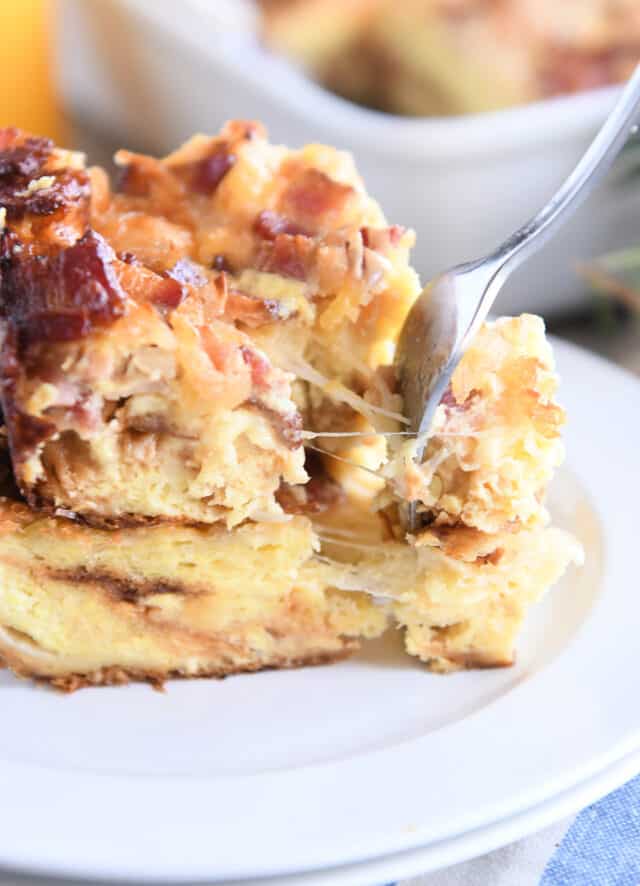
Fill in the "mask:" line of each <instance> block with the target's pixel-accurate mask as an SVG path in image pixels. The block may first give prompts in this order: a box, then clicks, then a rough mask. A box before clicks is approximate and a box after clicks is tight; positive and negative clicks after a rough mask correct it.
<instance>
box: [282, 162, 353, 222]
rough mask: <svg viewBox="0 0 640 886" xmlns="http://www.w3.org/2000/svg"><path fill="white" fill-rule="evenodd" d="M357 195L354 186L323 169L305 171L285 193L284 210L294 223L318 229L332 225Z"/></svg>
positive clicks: (283, 196)
mask: <svg viewBox="0 0 640 886" xmlns="http://www.w3.org/2000/svg"><path fill="white" fill-rule="evenodd" d="M355 193H356V192H355V189H354V188H352V187H351V185H343V184H341V183H340V182H337V181H334V179H332V178H329V176H328V175H326V174H325V173H324V172H321V171H320V170H319V169H305V170H303V172H302V173H301V174H299V175H297V176H296V177H295V178H294V180H293V181H292V182H291V184H290V185H289V186H288V187H287V189H286V190H285V192H284V194H283V195H282V198H281V207H282V209H283V210H284V215H285V216H286V217H288V218H290V219H291V220H292V221H293V222H294V223H297V224H300V225H302V226H303V227H305V228H308V229H311V230H317V229H318V228H322V227H325V226H328V225H331V224H332V223H333V222H334V221H335V220H336V218H337V217H338V216H340V215H341V214H342V213H343V212H344V211H345V209H346V208H347V204H348V203H349V202H350V201H351V199H352V198H353V197H354V196H355Z"/></svg>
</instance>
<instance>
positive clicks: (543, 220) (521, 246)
mask: <svg viewBox="0 0 640 886" xmlns="http://www.w3.org/2000/svg"><path fill="white" fill-rule="evenodd" d="M639 116H640V65H638V67H637V68H636V69H635V71H634V73H633V75H632V77H631V79H630V80H629V81H628V83H627V85H626V86H625V88H624V90H623V92H622V94H621V96H620V98H619V99H618V102H617V103H616V105H615V107H614V109H613V111H612V112H611V113H610V115H609V116H608V118H607V120H606V122H605V123H604V125H603V126H602V128H601V129H600V131H599V132H598V134H597V136H596V137H595V139H594V140H593V142H592V143H591V145H590V146H589V148H588V149H587V152H586V153H585V154H584V156H583V157H582V159H581V160H580V162H579V163H578V165H577V166H576V167H575V169H574V170H573V172H572V173H571V174H570V175H569V177H568V178H567V179H566V181H565V182H564V184H563V185H562V186H561V187H560V189H559V190H558V191H557V193H556V194H555V195H554V196H553V197H552V198H551V200H550V201H549V202H548V203H547V205H546V206H545V207H544V208H543V209H541V210H540V212H539V213H538V214H537V215H536V216H534V217H533V218H532V219H530V220H529V221H528V222H527V223H526V224H524V225H523V226H522V227H521V228H519V229H518V230H517V231H516V232H515V233H514V234H512V235H511V236H510V237H509V238H508V239H507V240H505V242H504V243H503V244H502V245H501V246H499V247H498V249H496V250H495V251H494V252H493V253H491V255H489V256H488V257H487V259H486V261H487V262H488V263H489V264H491V265H493V266H494V269H495V277H494V279H493V281H492V282H493V284H495V285H492V286H491V287H490V289H491V290H493V293H495V295H497V293H498V291H499V290H500V288H501V287H502V283H503V282H504V280H505V278H506V277H507V276H508V275H509V274H511V272H512V271H513V270H514V269H515V268H517V267H518V266H519V265H520V264H521V263H522V262H523V261H525V260H526V259H527V258H529V256H531V255H533V254H534V253H535V252H537V251H538V250H539V249H540V248H541V247H542V246H543V245H544V244H545V243H546V242H547V240H549V239H550V238H551V237H552V236H553V235H554V234H555V232H556V231H557V230H558V228H560V227H561V226H562V225H563V224H564V223H565V221H567V220H568V219H569V218H570V217H571V215H572V214H573V212H574V211H575V210H576V209H577V208H578V206H580V204H581V203H583V202H584V200H586V199H587V197H588V196H589V194H591V192H592V191H593V190H594V188H596V187H597V185H598V184H599V183H600V182H601V181H602V179H603V178H604V177H605V175H606V174H607V172H608V171H609V170H610V169H611V166H612V165H613V163H614V161H615V159H616V157H617V156H618V154H619V153H620V151H621V150H622V148H623V147H624V145H625V143H626V141H627V139H628V138H629V136H630V135H631V134H633V133H634V132H635V131H637V129H638V126H637V125H636V123H635V121H637V119H638V117H639ZM495 295H494V298H495ZM492 301H493V299H492Z"/></svg>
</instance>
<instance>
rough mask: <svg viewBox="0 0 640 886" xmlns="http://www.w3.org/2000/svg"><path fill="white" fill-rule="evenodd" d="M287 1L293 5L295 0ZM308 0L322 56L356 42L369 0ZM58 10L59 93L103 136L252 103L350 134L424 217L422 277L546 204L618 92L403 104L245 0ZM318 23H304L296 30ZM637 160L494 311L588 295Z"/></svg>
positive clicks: (551, 308) (172, 126)
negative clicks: (585, 271) (339, 78)
mask: <svg viewBox="0 0 640 886" xmlns="http://www.w3.org/2000/svg"><path fill="white" fill-rule="evenodd" d="M523 2H524V0H510V4H509V5H512V6H516V5H520V4H521V3H523ZM272 5H273V0H272ZM528 5H529V6H531V3H529V4H528ZM544 5H545V6H546V3H545V4H544ZM280 6H282V7H283V8H282V9H281V10H280V13H279V14H280V15H286V14H287V7H288V6H290V4H289V3H286V2H283V0H280ZM296 6H300V9H301V10H302V9H303V7H308V8H307V10H306V15H307V16H308V17H310V18H309V21H311V22H312V23H315V28H314V35H315V39H316V43H317V47H316V49H315V50H314V52H316V54H318V55H322V53H323V52H325V51H326V46H327V44H331V45H333V44H335V43H336V41H337V42H338V43H339V44H340V45H341V46H342V47H343V48H344V47H347V46H348V45H349V41H350V40H351V39H352V33H353V29H354V27H356V23H358V22H359V21H360V20H361V16H362V14H363V9H365V8H367V7H368V6H370V2H369V3H367V2H365V0H351V2H348V3H345V4H341V5H340V8H341V9H343V10H344V14H341V17H340V18H338V17H337V16H334V15H332V13H333V12H334V10H333V6H334V4H332V3H326V2H324V0H322V2H321V3H319V2H318V0H314V3H313V4H310V3H309V2H307V3H302V4H300V3H299V4H296ZM571 6H572V7H574V8H575V6H576V2H575V0H572V3H571ZM634 6H635V3H634ZM395 7H398V4H395ZM535 8H536V9H537V8H538V6H537V4H536V6H535ZM563 8H564V7H563ZM402 9H403V10H405V4H402ZM289 12H290V13H291V15H293V14H294V12H295V8H294V9H293V10H289ZM300 15H302V12H300ZM283 20H284V21H285V22H286V21H287V19H286V18H285V19H283ZM56 23H57V58H58V72H59V83H60V87H61V90H62V95H63V96H64V98H65V100H66V103H67V106H68V107H69V108H70V110H71V111H72V113H73V116H74V118H75V119H76V120H79V121H81V123H82V127H83V130H84V131H86V130H87V129H89V130H92V131H93V132H95V133H97V134H98V135H99V141H100V143H101V145H103V146H107V147H111V146H115V145H116V144H129V145H131V146H132V147H136V148H140V149H144V150H147V151H151V152H160V153H162V152H165V151H168V150H169V149H170V148H171V147H172V146H173V145H175V144H178V143H179V142H180V141H181V140H183V139H184V138H185V137H186V136H187V135H188V134H189V133H191V132H193V131H198V130H200V131H209V132H212V131H215V130H216V129H217V128H218V127H219V126H220V124H221V123H222V122H223V121H224V120H226V119H229V118H231V117H239V116H240V117H248V118H259V119H261V120H263V121H264V122H265V123H266V125H267V126H268V128H269V131H270V134H271V137H272V139H273V140H276V141H283V142H289V143H292V144H302V143H304V142H305V141H308V140H309V139H311V138H313V139H315V140H317V141H323V142H327V143H329V144H334V145H336V146H338V147H344V148H348V149H349V150H351V151H353V153H354V154H355V156H356V161H357V163H358V165H359V168H360V169H361V171H362V174H363V176H364V178H365V180H366V181H367V184H368V187H369V189H370V191H371V192H372V193H373V194H374V195H375V196H376V198H377V199H378V200H379V201H380V202H381V204H382V205H383V206H384V207H385V212H386V214H387V216H388V217H389V218H390V219H391V220H392V221H393V220H397V219H400V220H402V221H403V222H404V223H406V224H409V225H411V226H413V227H414V228H415V229H416V232H417V235H418V239H417V249H416V263H417V266H418V270H419V271H420V272H421V274H422V275H423V277H425V278H426V277H429V276H431V275H433V274H434V273H436V272H437V271H439V270H441V269H442V268H443V267H447V266H451V265H453V264H455V263H456V262H459V261H464V260H466V259H470V258H474V257H476V256H479V255H481V254H482V253H484V252H485V251H487V250H488V249H490V248H492V247H493V246H494V245H495V244H496V243H498V242H499V241H500V240H501V239H502V238H503V237H504V236H506V235H507V234H508V233H509V232H510V231H512V230H513V229H514V228H516V227H517V226H518V225H520V224H521V223H522V222H523V221H525V220H526V218H527V217H528V216H529V215H531V214H533V213H534V212H536V211H537V210H538V208H539V207H540V206H541V205H542V204H543V203H544V202H545V201H546V199H547V198H548V197H549V195H550V194H551V193H552V192H553V190H554V189H555V188H556V187H557V186H558V185H559V184H560V182H561V180H562V179H563V177H564V176H565V175H566V174H567V172H568V171H569V170H570V169H571V168H572V166H573V165H574V163H575V161H576V160H577V158H578V157H579V156H580V154H581V152H582V151H583V150H584V148H585V147H586V146H587V144H588V142H589V140H590V139H591V137H592V136H593V135H594V133H595V131H596V129H597V128H598V126H599V125H600V124H601V122H602V121H603V119H604V117H605V115H606V113H607V111H608V110H609V108H610V107H611V105H612V103H613V101H614V98H615V93H616V88H615V87H601V88H597V89H590V90H588V91H584V92H580V93H579V94H576V95H571V96H561V97H556V98H550V99H546V100H544V101H538V102H534V103H531V104H526V105H522V106H518V107H513V108H509V109H505V110H499V111H493V112H487V113H479V114H465V115H460V116H449V117H421V118H406V117H402V116H399V115H391V114H387V113H381V112H379V111H373V110H371V109H368V108H364V107H361V106H359V105H356V104H354V103H353V102H350V101H346V100H344V99H343V98H340V97H338V96H336V95H334V94H332V93H330V92H329V91H327V90H326V89H324V88H323V87H321V86H319V85H318V84H317V83H315V82H314V81H313V80H312V79H310V78H309V77H308V76H307V75H306V74H305V73H304V72H303V71H302V70H300V69H299V68H297V67H296V66H294V65H292V64H291V63H289V62H288V60H287V59H286V58H285V57H284V56H283V55H280V54H277V53H273V52H270V51H268V50H267V49H266V48H265V47H264V45H263V42H262V39H261V37H260V28H261V24H260V18H259V16H258V15H256V8H255V6H253V5H252V4H251V3H249V2H248V0H234V2H233V3H229V2H225V0H222V2H221V0H217V2H216V3H215V4H211V3H205V2H204V0H182V3H181V4H180V14H179V15H176V6H175V5H174V4H168V3H153V2H150V0H102V2H100V3H85V2H83V0H60V3H59V4H58V14H57V16H56ZM340 23H342V24H341V25H340V28H337V24H340ZM298 24H299V22H298ZM358 26H359V25H358ZM308 28H309V25H308V24H306V25H305V24H303V25H301V26H300V33H301V34H303V35H304V34H307V33H308ZM336 30H338V31H339V34H338V36H336ZM294 33H295V30H294ZM305 51H307V52H310V50H305ZM634 51H635V50H634ZM625 57H626V56H625ZM616 70H617V69H616ZM498 79H504V77H502V76H501V77H499V78H498ZM632 155H633V152H630V153H629V155H628V162H627V164H626V165H628V164H629V163H631V162H632V160H633V157H632ZM623 165H625V164H623ZM625 175H626V171H625V170H622V171H621V170H618V172H617V174H615V175H614V176H612V179H611V181H610V182H609V183H608V184H607V186H605V187H604V188H602V189H601V190H600V191H599V192H598V193H597V194H596V195H595V196H594V198H593V199H592V200H591V201H590V202H589V203H588V204H587V205H586V206H585V207H584V208H583V209H582V210H581V212H580V213H579V215H578V216H577V217H576V219H575V222H574V223H572V225H571V226H570V227H569V228H568V229H567V230H566V231H564V232H563V234H562V236H560V237H558V239H557V241H554V243H553V244H552V245H550V246H549V247H547V249H546V250H545V251H544V253H543V254H542V255H541V256H539V257H537V258H536V259H535V260H534V261H532V262H531V264H530V265H528V266H527V268H526V270H525V269H523V270H522V271H521V272H519V273H518V274H517V275H515V276H514V278H513V280H512V281H511V282H510V284H509V286H508V287H507V288H506V290H505V293H504V295H503V296H502V298H501V302H500V304H498V306H497V310H498V311H502V312H517V311H520V310H534V311H538V312H542V313H545V314H547V315H553V314H554V313H556V314H557V313H564V312H566V310H567V309H570V308H573V307H576V306H578V305H580V304H581V303H583V302H584V297H585V291H586V290H585V286H584V283H583V281H582V280H581V279H580V278H579V276H578V275H577V273H576V266H577V265H578V264H579V263H584V262H586V261H587V260H589V259H590V258H591V257H593V256H595V255H599V254H602V253H604V252H607V251H608V250H610V249H612V248H616V249H617V248H621V247H624V246H627V245H631V244H632V243H633V239H634V235H635V231H634V230H633V226H634V223H635V220H636V219H637V218H638V215H639V212H640V188H638V189H630V188H628V187H626V186H625V184H626V178H625ZM621 182H622V184H621Z"/></svg>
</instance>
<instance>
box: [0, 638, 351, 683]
mask: <svg viewBox="0 0 640 886" xmlns="http://www.w3.org/2000/svg"><path fill="white" fill-rule="evenodd" d="M358 648H359V644H358V643H357V642H356V641H355V640H353V639H349V640H345V645H344V648H343V649H342V650H338V651H334V652H312V653H309V654H308V655H302V656H299V657H298V658H287V657H285V656H282V657H281V658H274V659H273V660H271V661H269V662H266V663H262V662H260V663H258V662H256V663H254V664H246V665H243V666H242V667H234V666H232V665H229V666H226V667H224V666H215V667H211V668H203V669H202V670H200V671H199V672H198V673H195V674H194V673H188V674H186V673H183V672H181V671H179V670H172V671H149V670H144V669H142V670H140V669H127V668H122V667H106V668H100V670H97V671H93V672H91V673H87V674H69V675H65V676H64V677H59V676H55V677H54V676H51V677H50V676H47V675H46V674H41V673H39V672H37V671H34V672H30V671H29V670H28V669H25V667H24V664H23V661H22V659H19V658H17V657H16V656H15V655H12V654H11V652H9V651H7V650H6V649H4V650H3V649H2V642H1V641H0V667H2V666H3V664H4V665H5V666H6V667H9V668H11V670H12V672H13V673H14V674H15V675H16V676H17V677H21V678H23V679H31V680H34V681H36V682H37V683H42V684H45V685H48V686H51V687H52V688H53V689H57V690H60V691H61V692H65V693H71V692H76V691H77V690H79V689H85V688H89V687H95V686H123V685H126V684H128V683H134V682H135V683H149V685H151V686H152V687H153V688H154V689H156V690H160V691H162V690H164V688H165V683H166V682H167V681H168V680H181V679H206V678H211V677H215V678H217V679H224V678H225V677H230V676H232V675H234V674H248V673H257V672H259V671H267V670H285V669H286V670H291V669H294V668H305V667H316V666H319V665H325V664H334V663H336V662H339V661H343V660H344V659H345V658H348V657H349V656H350V655H352V654H353V653H354V652H355V651H357V649H358ZM3 659H4V661H3Z"/></svg>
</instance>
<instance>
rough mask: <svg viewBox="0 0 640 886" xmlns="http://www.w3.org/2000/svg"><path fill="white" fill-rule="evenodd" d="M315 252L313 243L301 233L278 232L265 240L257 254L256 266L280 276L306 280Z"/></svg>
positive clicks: (260, 269)
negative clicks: (273, 236) (270, 238)
mask: <svg viewBox="0 0 640 886" xmlns="http://www.w3.org/2000/svg"><path fill="white" fill-rule="evenodd" d="M314 254H315V244H314V242H313V240H312V239H311V238H310V237H305V236H303V235H302V234H298V235H295V236H294V235H291V234H278V235H277V236H276V237H275V239H274V240H271V241H270V240H265V241H264V243H263V245H262V249H261V250H260V252H259V254H258V260H257V268H258V270H259V271H267V272H269V273H272V274H280V275H281V276H282V277H293V278H294V279H295V280H307V279H308V277H309V273H310V271H311V267H312V265H313V259H314Z"/></svg>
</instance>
